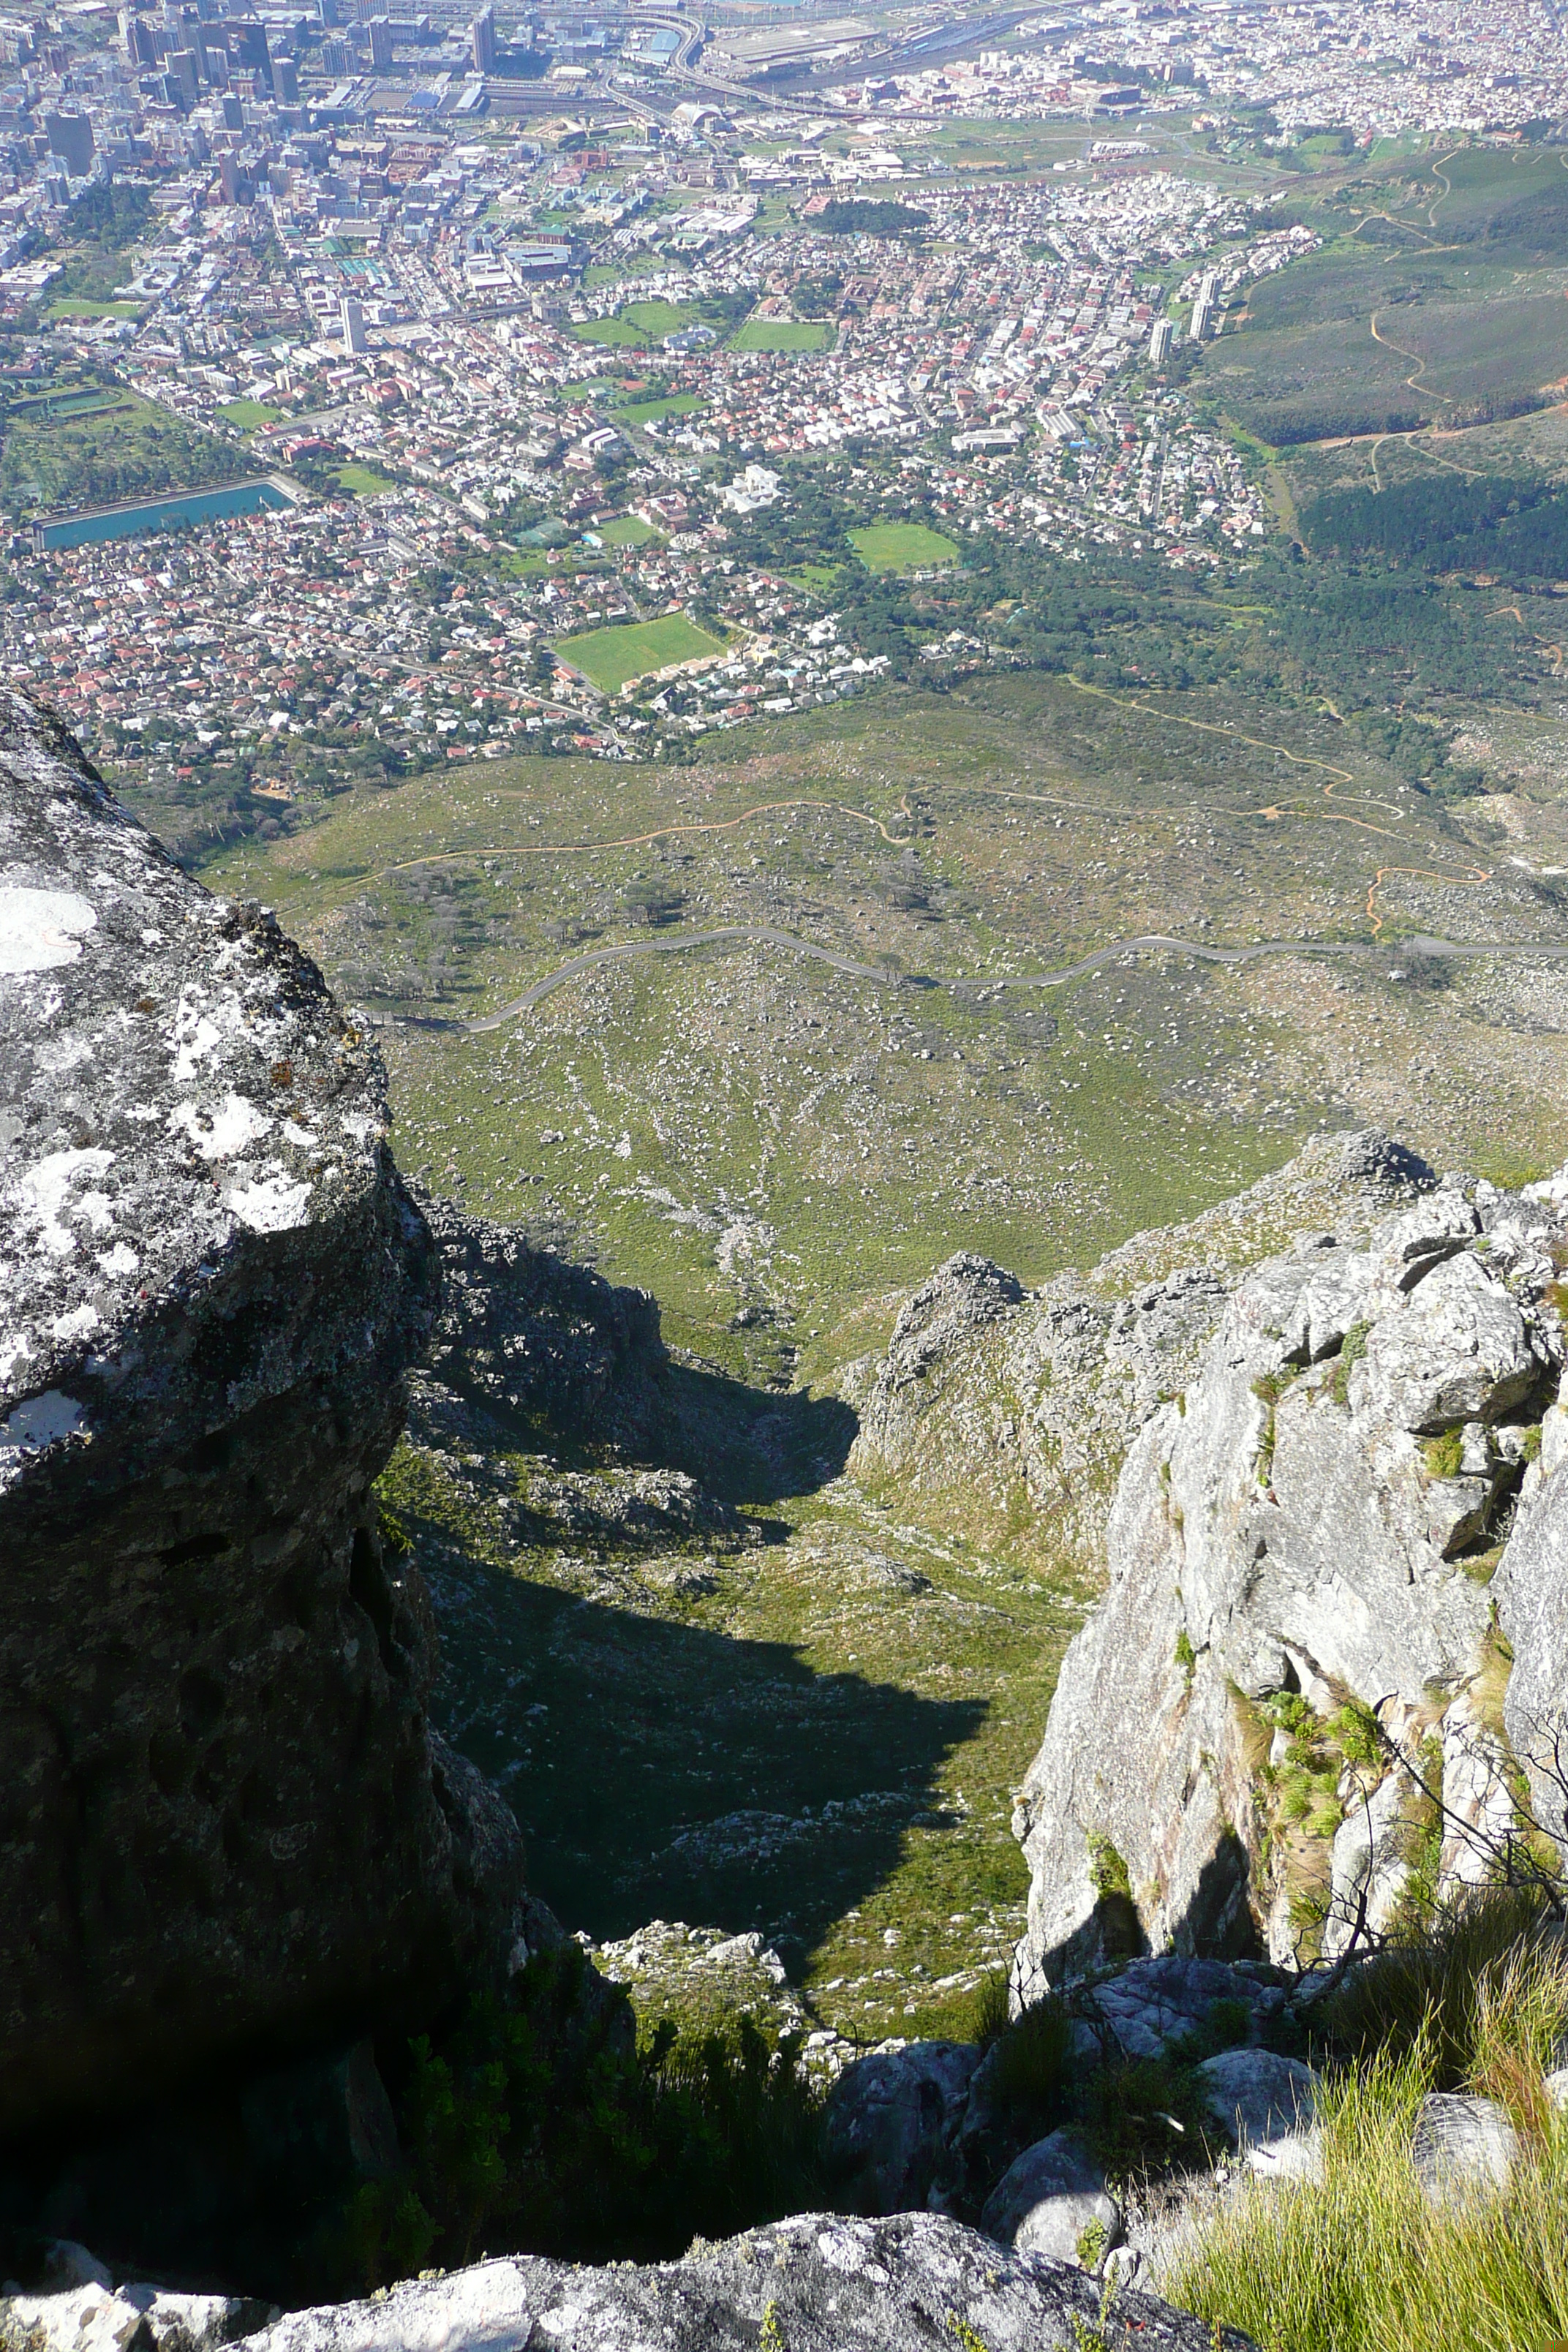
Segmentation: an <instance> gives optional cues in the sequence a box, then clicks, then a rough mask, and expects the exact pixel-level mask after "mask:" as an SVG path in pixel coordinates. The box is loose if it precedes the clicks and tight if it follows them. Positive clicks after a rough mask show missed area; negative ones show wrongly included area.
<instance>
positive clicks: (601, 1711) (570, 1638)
mask: <svg viewBox="0 0 1568 2352" xmlns="http://www.w3.org/2000/svg"><path fill="white" fill-rule="evenodd" d="M462 1582H463V1590H462V1591H460V1592H459V1591H457V1590H456V1589H454V1588H453V1587H451V1586H449V1585H448V1584H447V1580H446V1579H445V1578H443V1576H442V1575H441V1573H440V1571H439V1570H435V1572H434V1573H432V1575H431V1585H432V1591H433V1593H434V1595H435V1598H436V1601H437V1613H438V1616H439V1618H440V1621H441V1633H442V1647H443V1653H444V1657H445V1670H444V1675H443V1685H442V1691H441V1703H440V1706H439V1713H440V1715H441V1717H442V1720H443V1727H444V1728H446V1729H447V1731H448V1733H449V1734H450V1736H451V1737H453V1738H455V1739H456V1740H457V1742H458V1745H459V1746H460V1747H461V1748H463V1749H464V1750H465V1752H466V1753H467V1754H468V1755H469V1756H470V1757H472V1759H473V1760H474V1761H475V1763H477V1764H478V1765H479V1767H480V1768H481V1769H483V1770H484V1771H486V1772H488V1773H489V1774H490V1775H491V1777H492V1778H493V1779H494V1780H496V1781H497V1782H498V1783H499V1785H500V1788H501V1790H503V1792H504V1793H505V1795H506V1797H507V1799H508V1801H509V1802H510V1804H511V1806H512V1808H513V1810H514V1811H516V1813H517V1816H518V1818H519V1820H520V1821H521V1823H522V1825H523V1830H524V1832H525V1835H526V1837H527V1842H528V1855H529V1880H530V1884H531V1885H532V1886H533V1888H534V1889H535V1891H536V1892H537V1893H538V1894H540V1895H542V1896H543V1898H544V1899H545V1901H546V1902H548V1903H549V1904H550V1905H551V1906H552V1908H553V1909H555V1910H556V1911H557V1912H558V1913H559V1914H560V1916H561V1917H562V1918H563V1921H564V1922H565V1923H566V1925H567V1926H568V1927H572V1928H574V1929H575V1928H579V1927H585V1928H586V1929H588V1931H589V1932H590V1933H591V1934H592V1935H593V1936H595V1937H597V1938H601V1939H602V1938H604V1937H616V1936H623V1935H626V1934H627V1933H629V1932H630V1930H631V1929H632V1928H634V1927H640V1926H642V1925H643V1924H644V1923H645V1922H646V1921H647V1920H648V1919H650V1918H653V1917H656V1916H661V1917H664V1918H667V1919H685V1920H687V1921H688V1922H689V1923H692V1924H701V1925H703V1926H706V1927H725V1928H727V1929H729V1930H730V1931H731V1932H732V1933H739V1932H741V1931H742V1930H744V1929H748V1928H752V1927H761V1928H763V1929H764V1930H765V1931H766V1932H767V1934H768V1935H769V1936H770V1937H784V1938H786V1939H793V1940H798V1942H799V1943H800V1944H801V1945H804V1946H805V1947H807V1948H809V1947H811V1946H812V1945H814V1944H815V1943H816V1941H817V1940H818V1938H819V1937H820V1936H821V1935H822V1934H823V1932H824V1931H825V1930H826V1927H828V1926H829V1925H830V1924H831V1922H833V1921H834V1920H836V1919H837V1918H839V1917H841V1916H842V1915H843V1913H844V1912H845V1910H846V1909H847V1908H848V1907H849V1906H851V1905H853V1904H856V1903H859V1902H862V1901H864V1900H865V1898H866V1897H867V1896H868V1895H870V1894H871V1893H872V1892H873V1891H874V1890H875V1889H876V1887H877V1886H878V1885H880V1884H881V1882H882V1881H883V1880H884V1879H885V1878H886V1877H887V1875H888V1874H889V1872H890V1871H891V1870H892V1869H893V1868H894V1866H895V1865H896V1864H897V1862H898V1860H899V1857H900V1844H901V1841H902V1838H903V1835H904V1832H905V1831H906V1830H907V1829H908V1828H909V1827H910V1824H911V1823H913V1822H927V1823H931V1822H935V1821H937V1820H939V1819H941V1818H943V1817H942V1816H941V1815H940V1814H938V1813H936V1812H934V1811H933V1810H932V1808H933V1805H935V1804H936V1803H937V1802H938V1800H937V1797H936V1774H937V1769H938V1768H939V1766H940V1765H941V1763H942V1759H944V1758H945V1757H946V1756H947V1755H948V1754H949V1753H950V1751H951V1750H952V1748H954V1747H955V1746H956V1745H958V1744H959V1743H960V1742H961V1741H963V1740H965V1739H968V1738H971V1737H972V1736H973V1733H974V1731H975V1729H976V1728H977V1727H978V1725H979V1722H980V1720H981V1718H982V1717H983V1716H984V1706H983V1705H982V1704H981V1703H979V1702H976V1701H973V1700H935V1699H928V1698H921V1697H919V1696H915V1695H913V1694H912V1693H909V1692H906V1691H901V1690H898V1689H895V1688H893V1687H891V1686H889V1685H886V1684H882V1683H873V1682H868V1681H866V1680H863V1679H862V1678H861V1677H860V1676H859V1675H854V1674H834V1675H820V1674H817V1673H816V1672H815V1671H814V1670H813V1668H812V1667H811V1666H810V1665H808V1664H806V1663H805V1661H804V1660H803V1659H802V1658H801V1656H800V1655H799V1654H798V1653H797V1652H796V1651H795V1649H794V1648H793V1647H792V1646H791V1645H789V1644H788V1643H781V1642H759V1641H743V1640H738V1639H735V1638H733V1637H731V1636H729V1635H727V1634H722V1633H712V1632H710V1631H708V1630H706V1629H704V1628H701V1627H698V1626H692V1625H683V1624H679V1623H672V1622H669V1621H668V1619H665V1618H659V1617H651V1616H644V1615H641V1614H638V1613H637V1612H634V1611H632V1610H625V1609H618V1608H615V1607H611V1606H606V1605H603V1604H601V1603H598V1602H591V1601H582V1600H578V1599H576V1598H575V1597H574V1596H573V1595H571V1594H569V1593H563V1592H560V1591H555V1590H554V1589H552V1588H551V1587H549V1586H542V1585H537V1584H531V1583H527V1582H525V1581H523V1580H521V1579H519V1578H514V1577H510V1576H507V1575H506V1574H504V1573H502V1572H500V1571H497V1570H483V1569H480V1568H478V1567H477V1566H475V1565H474V1564H473V1563H471V1562H470V1563H466V1564H465V1567H464V1570H463V1575H462Z"/></svg>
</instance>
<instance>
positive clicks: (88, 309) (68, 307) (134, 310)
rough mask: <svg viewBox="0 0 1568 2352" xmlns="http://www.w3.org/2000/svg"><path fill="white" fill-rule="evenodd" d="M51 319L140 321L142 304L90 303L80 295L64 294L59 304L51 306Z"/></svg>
mask: <svg viewBox="0 0 1568 2352" xmlns="http://www.w3.org/2000/svg"><path fill="white" fill-rule="evenodd" d="M49 316H50V318H51V319H139V318H140V317H141V316H142V305H141V303H140V302H89V301H86V300H84V299H82V298H81V297H80V296H79V295H73V294H63V295H62V296H61V297H60V299H59V300H58V302H51V303H50V304H49Z"/></svg>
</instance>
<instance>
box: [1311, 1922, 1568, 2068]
mask: <svg viewBox="0 0 1568 2352" xmlns="http://www.w3.org/2000/svg"><path fill="white" fill-rule="evenodd" d="M1328 2009H1329V2014H1328V2018H1327V2023H1328V2026H1329V2029H1330V2032H1331V2034H1332V2036H1333V2039H1334V2042H1335V2043H1336V2045H1337V2046H1338V2047H1339V2048H1340V2049H1341V2050H1342V2051H1343V2052H1344V2053H1345V2054H1346V2055H1347V2056H1348V2057H1350V2058H1352V2060H1361V2061H1363V2062H1373V2061H1375V2060H1376V2059H1377V2058H1378V2057H1380V2056H1383V2055H1388V2056H1392V2057H1395V2058H1401V2059H1403V2058H1405V2057H1408V2056H1410V2055H1412V2054H1413V2053H1415V2052H1416V2051H1418V2050H1419V2051H1424V2052H1426V2056H1427V2063H1428V2066H1429V2072H1430V2074H1431V2078H1432V2084H1433V2087H1434V2088H1436V2089H1437V2090H1440V2091H1454V2090H1458V2089H1460V2088H1461V2087H1462V2086H1463V2085H1464V2084H1466V2083H1468V2082H1471V2081H1472V2080H1473V2079H1474V2078H1475V2077H1476V2074H1477V2073H1478V2070H1481V2071H1484V2072H1486V2073H1487V2074H1488V2077H1489V2079H1493V2080H1496V2081H1499V2082H1501V2081H1502V2080H1503V2079H1504V2078H1505V2075H1506V2074H1507V2065H1508V2063H1511V2062H1505V2060H1504V2056H1503V2041H1504V2036H1505V2024H1506V2021H1507V2019H1508V2018H1509V2017H1510V2016H1511V2017H1513V2018H1514V2019H1515V2021H1516V2022H1515V2025H1514V2027H1513V2028H1511V2029H1510V2031H1511V2032H1512V2033H1513V2042H1512V2044H1511V2045H1510V2046H1512V2047H1513V2048H1514V2049H1515V2052H1516V2055H1517V2056H1518V2058H1519V2059H1520V2061H1521V2063H1531V2064H1536V2065H1537V2066H1538V2067H1539V2063H1540V2062H1541V2061H1542V2057H1543V2054H1544V2053H1545V2051H1546V2050H1547V2049H1549V2048H1550V2046H1551V2042H1552V2041H1555V2039H1556V2038H1557V2036H1559V2035H1560V2034H1562V2033H1563V2032H1564V2030H1568V1949H1565V1948H1564V1944H1563V1937H1562V1932H1561V1930H1560V1928H1559V1927H1557V1925H1556V1924H1555V1922H1554V1921H1553V1920H1552V1918H1551V1916H1550V1914H1549V1912H1548V1910H1547V1908H1546V1905H1545V1901H1544V1898H1543V1896H1542V1895H1540V1894H1539V1893H1537V1892H1536V1890H1535V1889H1533V1888H1530V1887H1503V1886H1485V1887H1473V1888H1467V1889H1465V1890H1464V1891H1463V1892H1462V1893H1460V1894H1458V1895H1455V1896H1453V1897H1451V1898H1450V1899H1449V1900H1448V1901H1447V1903H1446V1904H1444V1906H1442V1907H1441V1909H1439V1910H1437V1911H1436V1912H1435V1913H1434V1914H1432V1915H1431V1916H1430V1918H1429V1920H1428V1922H1427V1923H1426V1926H1425V1928H1424V1929H1423V1930H1422V1932H1420V1933H1419V1934H1418V1936H1417V1937H1415V1939H1414V1940H1412V1941H1411V1942H1409V1943H1405V1944H1398V1945H1394V1946H1391V1947H1390V1948H1388V1949H1387V1950H1386V1951H1383V1952H1379V1953H1377V1954H1376V1955H1374V1957H1373V1958H1371V1959H1369V1960H1367V1961H1365V1962H1364V1963H1363V1966H1362V1967H1360V1968H1359V1969H1356V1970H1355V1971H1354V1972H1353V1973H1352V1976H1351V1977H1350V1978H1349V1979H1347V1981H1346V1982H1345V1984H1344V1985H1343V1986H1342V1988H1341V1990H1339V1991H1338V1992H1337V1993H1335V1994H1334V1995H1333V1997H1332V1999H1331V2001H1330V2003H1329V2004H1328ZM1483 2019H1484V2020H1485V2032H1484V2033H1483V2029H1482V2021H1483ZM1543 2020H1547V2021H1550V2020H1555V2023H1554V2024H1552V2028H1551V2036H1550V2040H1548V2041H1543V2040H1542V2035H1543V2033H1545V2032H1546V2026H1545V2025H1544V2024H1543V2023H1542V2021H1543Z"/></svg>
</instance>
